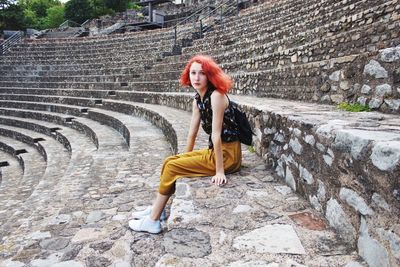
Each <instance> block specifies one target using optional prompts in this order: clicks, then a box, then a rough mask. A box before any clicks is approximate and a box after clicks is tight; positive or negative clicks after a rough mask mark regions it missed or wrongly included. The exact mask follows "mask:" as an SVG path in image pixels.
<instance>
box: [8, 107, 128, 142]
mask: <svg viewBox="0 0 400 267" xmlns="http://www.w3.org/2000/svg"><path fill="white" fill-rule="evenodd" d="M3 104H4V103H3ZM0 106H1V108H0V114H2V115H6V116H17V117H23V118H32V119H35V120H39V121H48V122H51V123H56V124H59V125H62V126H63V127H70V128H72V129H75V130H77V131H79V132H81V133H84V134H85V135H87V136H88V137H89V138H90V139H91V140H92V142H93V143H94V144H95V145H96V147H98V148H104V147H107V146H114V147H120V148H122V149H125V147H126V146H129V143H130V125H131V123H130V121H129V120H130V119H131V118H130V117H127V116H124V115H122V114H116V113H113V112H107V111H103V110H99V109H93V108H92V109H91V110H88V109H87V108H81V107H78V106H68V105H54V104H52V103H34V102H27V101H25V102H22V103H21V102H15V101H13V102H9V103H8V106H7V107H8V108H5V107H4V105H2V104H0ZM30 109H34V110H36V111H32V110H30ZM37 110H40V111H37ZM48 110H51V111H52V112H46V111H48ZM82 110H83V111H84V112H85V113H82ZM63 111H64V112H68V113H69V114H74V115H76V116H85V117H86V118H81V117H74V116H71V115H63V114H58V113H54V112H63ZM108 128H109V129H108ZM122 140H124V141H122Z"/></svg>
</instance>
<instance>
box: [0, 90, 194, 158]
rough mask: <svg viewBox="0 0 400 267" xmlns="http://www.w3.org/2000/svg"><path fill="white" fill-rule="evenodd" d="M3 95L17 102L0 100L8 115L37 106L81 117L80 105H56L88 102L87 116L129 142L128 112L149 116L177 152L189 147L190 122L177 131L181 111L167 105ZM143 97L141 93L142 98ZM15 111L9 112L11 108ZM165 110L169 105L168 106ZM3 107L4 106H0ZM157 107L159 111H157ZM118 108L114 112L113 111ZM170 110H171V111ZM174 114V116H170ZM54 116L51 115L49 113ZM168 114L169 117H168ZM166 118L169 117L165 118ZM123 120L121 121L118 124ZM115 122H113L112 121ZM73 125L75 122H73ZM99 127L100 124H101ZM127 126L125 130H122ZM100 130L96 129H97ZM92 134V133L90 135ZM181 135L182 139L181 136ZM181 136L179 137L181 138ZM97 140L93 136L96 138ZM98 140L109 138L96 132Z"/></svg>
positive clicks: (129, 125) (60, 121) (25, 115)
mask: <svg viewBox="0 0 400 267" xmlns="http://www.w3.org/2000/svg"><path fill="white" fill-rule="evenodd" d="M0 98H2V99H4V98H7V99H8V100H10V99H13V100H14V101H4V100H2V101H0V107H2V109H4V108H7V109H6V110H5V111H4V112H7V111H8V112H7V113H6V114H9V113H10V111H12V109H15V108H18V109H21V108H24V109H34V110H42V111H46V110H52V111H57V112H62V111H64V112H68V113H70V114H74V115H77V116H79V115H80V112H81V109H80V108H79V107H77V106H69V105H60V104H56V103H57V102H59V100H60V99H62V101H63V102H64V103H66V104H68V103H71V104H72V103H73V102H74V101H78V100H79V101H80V103H84V104H86V106H89V107H90V108H88V109H87V113H88V115H87V117H88V118H89V119H93V120H96V121H99V122H102V123H104V124H107V125H110V126H111V127H114V128H115V129H116V130H118V132H120V133H121V134H123V136H125V140H126V142H127V143H128V144H129V141H130V140H132V139H131V138H130V135H131V134H132V130H131V129H130V127H131V126H132V124H131V123H130V119H131V117H130V116H128V115H132V114H133V115H135V116H145V118H147V119H148V120H150V121H152V122H153V123H155V124H156V126H158V127H159V128H161V129H162V130H163V131H164V134H165V135H166V137H167V140H168V141H169V142H170V143H171V145H172V148H173V151H182V150H183V149H184V148H185V146H186V131H187V129H188V127H189V126H188V125H185V126H184V127H183V128H179V129H180V131H184V132H180V133H179V134H178V133H176V131H177V129H176V128H178V126H176V127H174V124H176V122H175V121H176V118H179V113H180V111H175V112H173V111H168V109H167V110H163V107H161V106H157V105H156V106H154V105H149V106H148V107H150V108H147V106H146V104H142V103H134V102H128V101H125V102H124V101H121V100H109V99H107V100H105V99H104V100H103V101H102V102H101V105H98V106H97V108H95V106H94V105H90V104H89V103H90V102H91V101H92V99H90V98H87V99H86V98H73V97H71V98H69V97H65V96H63V97H58V96H38V95H15V94H14V95H3V96H0ZM15 99H18V100H19V101H15ZM138 99H139V100H140V96H139V98H138ZM32 100H33V101H40V102H41V103H36V102H31V101H32ZM10 108H11V110H10V111H9V109H10ZM164 109H165V108H164ZM0 110H1V109H0ZM153 110H156V112H155V113H154V112H153ZM113 111H114V112H113ZM167 111H168V112H167ZM119 113H124V114H127V115H124V114H119ZM167 113H168V115H169V114H170V113H171V114H173V116H167V115H165V114H167ZM19 115H20V116H24V117H27V116H33V115H36V116H35V118H41V116H42V117H43V119H46V116H45V115H46V113H45V112H44V113H43V114H42V113H37V112H35V113H34V112H30V113H23V111H22V110H21V111H20V114H19ZM47 115H51V114H47ZM166 116H167V117H166ZM165 118H166V119H165ZM47 119H48V120H55V121H56V122H57V123H61V124H63V125H66V126H70V125H71V124H65V119H62V118H61V119H58V120H56V119H54V118H51V117H47ZM75 121H77V122H80V118H76V119H73V120H72V122H73V123H74V122H75ZM117 121H119V122H120V123H117ZM110 122H111V123H110ZM187 122H188V123H189V122H190V118H187ZM81 124H83V125H90V122H89V121H87V120H86V121H82V120H81ZM72 125H73V124H72ZM76 128H83V127H82V126H80V127H76ZM90 128H93V129H96V127H95V126H92V127H90ZM97 128H98V127H97ZM121 128H123V129H121ZM94 132H95V133H96V131H94ZM89 136H90V135H89ZM177 136H179V138H178V137H177ZM177 138H178V140H177ZM92 139H93V138H92ZM96 140H98V142H99V146H100V142H105V140H108V138H107V137H102V136H100V135H99V134H97V133H96Z"/></svg>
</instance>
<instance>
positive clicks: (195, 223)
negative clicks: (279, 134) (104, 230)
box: [157, 149, 357, 267]
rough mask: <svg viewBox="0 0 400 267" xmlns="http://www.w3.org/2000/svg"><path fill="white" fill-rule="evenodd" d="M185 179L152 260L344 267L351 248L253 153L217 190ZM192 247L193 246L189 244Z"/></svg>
mask: <svg viewBox="0 0 400 267" xmlns="http://www.w3.org/2000/svg"><path fill="white" fill-rule="evenodd" d="M209 179H210V177H203V178H198V179H195V178H184V179H181V180H179V181H178V183H177V189H178V190H177V194H176V196H175V197H174V200H173V202H172V205H171V212H170V216H169V218H168V221H167V223H166V226H165V227H166V228H167V229H168V232H167V233H166V234H165V235H164V236H163V239H162V241H161V244H162V246H163V247H164V248H165V250H166V254H164V256H163V257H161V258H160V259H159V260H158V262H157V264H158V265H160V266H164V265H168V262H171V261H173V262H174V263H175V264H176V265H177V266H199V265H204V266H213V265H218V266H232V267H233V266H269V265H270V266H275V265H272V264H276V266H280V265H282V266H336V265H337V266H345V265H346V264H347V263H349V262H352V261H357V256H356V255H354V254H353V253H352V250H353V249H352V248H351V247H349V246H346V245H345V244H343V243H342V242H341V241H340V240H339V239H338V237H337V235H336V234H335V233H334V232H333V231H332V229H329V226H328V222H327V221H326V220H325V219H324V216H323V214H321V213H319V212H316V211H315V210H314V209H313V208H312V207H311V206H310V204H309V203H307V201H306V200H304V199H302V198H301V197H300V196H299V195H297V194H296V193H295V192H293V191H292V190H291V189H290V188H289V187H287V186H285V185H283V184H282V182H281V181H280V180H279V179H277V178H276V177H275V176H274V174H273V173H272V172H270V171H269V170H268V169H266V168H265V165H264V163H263V161H262V160H260V158H258V157H257V156H256V155H255V153H251V152H249V151H247V150H246V149H244V150H243V166H242V169H241V170H240V171H239V172H238V173H235V174H231V175H228V184H227V185H225V186H223V187H216V186H212V185H210V182H209ZM194 248H195V249H194Z"/></svg>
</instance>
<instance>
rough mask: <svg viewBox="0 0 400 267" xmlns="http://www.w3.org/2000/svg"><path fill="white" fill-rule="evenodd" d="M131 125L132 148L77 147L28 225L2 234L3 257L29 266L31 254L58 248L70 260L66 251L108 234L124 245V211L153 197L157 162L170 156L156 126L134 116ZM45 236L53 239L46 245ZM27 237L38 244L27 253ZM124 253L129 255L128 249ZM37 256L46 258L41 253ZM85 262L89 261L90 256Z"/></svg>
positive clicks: (118, 258)
mask: <svg viewBox="0 0 400 267" xmlns="http://www.w3.org/2000/svg"><path fill="white" fill-rule="evenodd" d="M135 124H136V131H134V132H133V140H134V142H133V145H134V147H133V148H132V151H121V150H118V151H115V150H113V149H111V148H110V149H109V150H103V151H101V150H97V151H95V152H91V154H92V155H91V156H90V155H89V154H88V153H87V152H86V150H85V149H84V147H83V148H82V150H81V153H80V155H79V156H78V155H77V157H76V158H73V159H72V162H71V165H70V166H72V164H74V167H73V168H71V170H69V171H68V172H67V173H66V174H65V175H64V179H61V180H59V181H58V183H57V184H55V185H54V188H60V190H52V191H51V194H48V195H45V197H43V198H42V201H39V202H35V206H34V207H35V209H34V211H33V212H32V215H31V216H30V217H27V218H26V222H27V223H29V228H28V227H23V226H20V227H19V228H18V229H16V230H15V231H14V232H13V233H12V235H7V236H6V237H7V238H6V239H5V240H6V241H5V242H6V244H7V245H10V244H13V246H12V247H11V246H7V250H6V251H4V252H3V255H6V257H5V258H10V257H11V256H13V259H14V261H19V260H22V259H24V260H25V261H27V262H32V264H33V263H35V262H36V263H37V262H39V260H36V259H35V258H36V257H34V256H36V255H39V254H41V253H42V252H48V253H49V255H50V254H51V253H54V252H60V253H61V254H63V255H64V257H69V259H75V257H76V254H73V255H72V254H71V255H69V256H68V253H67V252H66V250H67V251H68V250H71V249H73V250H77V251H79V250H81V249H83V251H85V250H87V249H90V247H94V246H96V244H97V243H98V242H101V240H102V239H103V238H106V236H109V235H110V234H111V233H115V234H116V235H115V237H114V238H115V239H114V242H117V243H119V244H122V245H123V246H125V244H128V247H129V243H130V242H131V240H126V239H124V238H123V236H124V235H125V233H126V234H128V235H129V236H131V235H130V234H129V233H128V232H127V229H126V228H125V227H123V226H124V225H126V224H127V221H128V218H129V211H130V210H131V209H132V207H140V206H141V205H143V204H144V203H147V202H149V201H151V199H152V197H153V196H152V194H149V192H152V191H153V190H155V189H156V188H155V187H156V185H157V184H158V175H159V172H160V168H161V165H160V163H161V162H162V160H163V159H164V158H165V157H166V156H167V155H169V154H170V150H169V145H168V143H167V142H166V141H165V139H164V137H163V135H162V133H161V131H160V130H158V129H156V128H155V127H154V126H152V125H151V124H150V123H149V122H146V121H144V120H142V119H137V121H136V123H135ZM148 144H152V146H149V145H148ZM88 152H89V151H88ZM51 188H53V187H51ZM48 202H50V203H51V206H49V205H48V204H47V203H48ZM80 226H83V228H81V227H80ZM50 229H51V230H50ZM96 229H97V230H96ZM101 229H103V230H101ZM107 229H108V230H107ZM115 231H117V232H118V233H117V232H115ZM95 232H98V234H99V235H98V234H95ZM92 233H93V234H94V235H95V236H93V235H92ZM120 234H121V235H120ZM46 236H48V237H46ZM131 238H132V237H128V239H131ZM46 239H47V240H49V241H50V240H53V241H55V243H52V244H45V243H46V242H47V241H46ZM30 240H31V241H32V240H38V242H40V244H41V245H39V247H40V249H39V251H38V250H36V251H34V252H33V251H32V253H30V254H29V255H27V254H25V252H27V251H28V248H25V247H24V242H28V241H30ZM42 241H44V243H43V242H42ZM77 246H79V248H77ZM64 248H66V250H64ZM18 249H21V250H22V251H23V252H19V251H18ZM63 251H64V252H63ZM123 251H124V249H123ZM7 253H8V254H7ZM124 253H125V252H124ZM127 253H129V254H131V252H129V249H128V251H127ZM120 255H121V254H116V255H115V256H112V259H113V261H114V262H118V261H121V256H120ZM84 257H85V258H86V257H87V256H84ZM42 259H43V260H41V261H45V257H44V258H43V257H42ZM67 260H68V259H67ZM86 260H87V261H90V257H89V258H88V259H86ZM57 261H60V259H58V260H57ZM33 265H34V264H33Z"/></svg>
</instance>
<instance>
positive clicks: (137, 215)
mask: <svg viewBox="0 0 400 267" xmlns="http://www.w3.org/2000/svg"><path fill="white" fill-rule="evenodd" d="M151 208H152V207H151V206H149V207H147V208H146V209H144V210H139V211H135V212H132V218H133V219H142V218H144V217H146V216H150V214H151ZM166 219H167V213H166V212H165V209H163V211H162V212H161V216H160V221H165V220H166Z"/></svg>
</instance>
